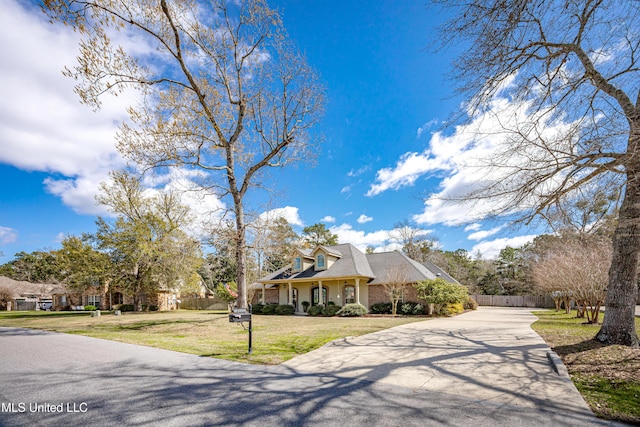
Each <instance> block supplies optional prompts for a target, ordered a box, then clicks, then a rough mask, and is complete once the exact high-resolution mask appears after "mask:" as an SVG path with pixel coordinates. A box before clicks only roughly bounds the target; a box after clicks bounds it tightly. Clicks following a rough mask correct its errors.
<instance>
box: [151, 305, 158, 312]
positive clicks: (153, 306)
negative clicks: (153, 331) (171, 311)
mask: <svg viewBox="0 0 640 427" xmlns="http://www.w3.org/2000/svg"><path fill="white" fill-rule="evenodd" d="M159 309H160V307H158V306H157V305H155V304H151V305H150V306H149V311H158V310H159Z"/></svg>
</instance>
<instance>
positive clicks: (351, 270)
mask: <svg viewBox="0 0 640 427" xmlns="http://www.w3.org/2000/svg"><path fill="white" fill-rule="evenodd" d="M320 248H322V250H323V251H324V252H326V253H329V254H332V255H337V256H339V258H338V259H337V260H336V261H335V262H334V263H333V264H332V265H331V267H329V268H327V269H326V270H320V271H316V270H315V266H311V267H309V268H307V269H306V270H304V271H301V272H295V273H294V272H293V270H292V268H291V265H288V266H286V267H284V268H281V269H280V270H278V271H275V272H273V273H271V274H269V275H267V276H265V277H263V278H261V279H259V280H258V282H274V281H282V282H286V281H289V280H291V281H300V280H323V279H326V280H330V279H340V278H343V277H362V278H366V279H369V281H368V283H369V284H372V285H375V284H381V283H384V281H385V280H386V278H387V277H388V274H389V271H392V270H393V269H401V270H403V271H405V272H406V274H407V277H406V278H407V283H414V282H419V281H422V280H426V279H435V278H436V277H442V278H443V279H445V280H447V281H449V282H453V283H457V281H456V280H455V279H453V278H452V277H451V276H449V275H448V274H446V273H445V272H444V271H442V270H441V269H440V268H438V267H436V266H435V265H434V264H432V263H428V264H426V263H425V264H421V263H419V262H417V261H414V260H412V259H411V258H409V257H408V256H407V255H405V254H404V253H402V252H400V251H394V252H381V253H373V254H364V253H363V252H362V251H360V250H359V249H358V248H356V247H355V246H353V245H352V244H350V243H346V244H341V245H334V246H318V247H316V249H314V250H313V252H311V253H312V254H314V253H315V252H316V251H318V250H319V249H320Z"/></svg>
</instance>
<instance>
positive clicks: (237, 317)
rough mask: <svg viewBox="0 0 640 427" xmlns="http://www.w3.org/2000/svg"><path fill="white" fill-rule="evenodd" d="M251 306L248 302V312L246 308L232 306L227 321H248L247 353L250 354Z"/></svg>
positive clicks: (251, 332) (251, 331)
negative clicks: (231, 311)
mask: <svg viewBox="0 0 640 427" xmlns="http://www.w3.org/2000/svg"><path fill="white" fill-rule="evenodd" d="M251 309H252V306H251V304H249V312H248V313H247V309H246V308H234V309H233V313H229V322H230V323H240V324H241V325H242V323H244V322H249V352H248V353H249V354H251V344H252V334H253V328H252V325H251V311H252V310H251Z"/></svg>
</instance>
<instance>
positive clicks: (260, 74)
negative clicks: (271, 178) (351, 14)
mask: <svg viewBox="0 0 640 427" xmlns="http://www.w3.org/2000/svg"><path fill="white" fill-rule="evenodd" d="M44 4H45V10H46V11H47V12H48V13H49V16H50V17H51V18H52V19H53V20H57V21H61V22H63V23H65V24H68V25H72V26H73V28H74V29H76V30H78V31H80V32H81V33H82V34H83V35H84V36H85V39H84V41H83V42H82V44H81V47H80V55H79V57H78V64H77V66H76V67H75V69H73V70H67V74H68V75H70V76H72V77H74V78H76V79H77V80H78V81H79V84H78V86H77V87H76V90H77V92H78V93H79V95H80V97H81V99H82V100H83V101H84V102H85V103H87V104H89V105H91V106H94V107H96V108H97V107H99V106H100V97H101V95H103V94H104V93H107V92H111V93H118V92H119V91H121V90H123V89H124V88H127V87H134V88H136V89H139V90H140V91H141V92H142V95H143V98H142V99H143V101H142V104H141V105H140V106H138V107H137V108H135V109H134V108H132V109H131V111H130V116H131V122H132V123H131V124H129V125H123V126H122V128H121V132H120V136H119V141H118V148H119V150H120V151H121V152H122V153H123V154H124V155H125V156H126V157H128V158H129V159H131V160H133V161H134V162H136V163H137V164H139V165H141V166H142V167H143V168H154V169H156V170H158V169H159V170H165V169H166V168H169V167H170V168H180V170H183V171H186V173H188V174H189V175H188V176H189V177H190V178H191V179H193V180H195V181H197V182H198V183H199V184H200V185H201V186H202V188H205V189H208V190H210V191H213V192H215V194H217V195H218V196H220V197H226V198H228V199H230V204H231V206H232V211H233V215H234V220H235V228H236V235H235V239H236V254H235V255H236V264H237V283H238V294H239V295H238V305H239V306H240V307H246V304H247V301H246V277H245V275H246V259H247V247H246V224H245V209H246V207H245V199H246V196H247V194H248V192H249V190H250V189H251V188H252V187H255V186H257V185H258V184H259V183H260V182H261V180H262V179H264V177H265V171H266V170H267V169H269V168H271V167H283V166H286V165H287V164H289V163H290V162H292V161H296V160H300V159H306V158H308V157H309V156H311V155H312V153H313V150H310V149H309V148H310V147H311V145H312V143H313V142H314V141H315V139H314V138H312V137H310V136H309V134H308V132H307V131H308V130H309V128H310V127H311V126H312V125H313V124H314V123H315V122H316V121H317V119H318V117H319V114H320V113H321V110H322V108H323V103H324V99H323V89H322V88H321V86H320V85H319V83H318V80H317V77H316V75H315V73H314V71H313V70H312V69H311V68H310V67H309V66H308V65H307V63H306V60H305V58H304V57H303V56H302V55H301V54H300V53H298V52H297V50H296V49H295V48H294V47H293V46H292V44H291V43H290V42H289V41H288V37H287V35H286V32H285V30H284V28H283V25H282V21H281V19H280V16H279V14H278V12H277V11H275V10H273V9H270V8H269V7H268V6H267V4H266V2H265V1H264V0H240V1H228V2H227V1H225V0H212V1H211V2H204V1H198V0H159V1H157V2H148V1H145V0H122V1H117V2H114V1H110V0H77V1H69V0H45V1H44ZM122 39H124V42H123V43H121V44H120V45H119V43H118V41H119V40H122ZM132 41H133V42H132Z"/></svg>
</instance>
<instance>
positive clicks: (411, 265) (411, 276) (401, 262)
mask: <svg viewBox="0 0 640 427" xmlns="http://www.w3.org/2000/svg"><path fill="white" fill-rule="evenodd" d="M367 259H368V260H369V264H370V265H371V268H372V269H373V272H374V274H375V275H376V278H375V279H374V280H373V281H372V282H371V284H372V285H378V284H382V283H385V281H387V280H388V275H389V274H390V273H391V272H393V271H394V270H401V271H403V274H404V275H405V277H406V281H407V283H414V282H420V281H422V280H426V279H435V278H436V273H433V272H432V271H430V270H429V269H428V268H427V267H426V266H424V265H422V264H420V263H419V262H416V261H414V260H412V259H411V258H409V257H408V256H406V255H405V254H404V253H402V252H399V251H394V252H382V253H375V254H367Z"/></svg>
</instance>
